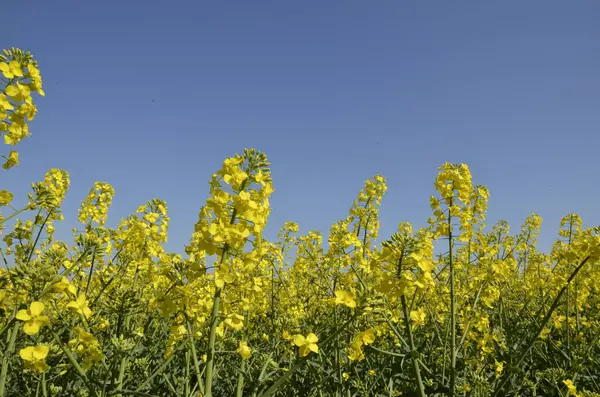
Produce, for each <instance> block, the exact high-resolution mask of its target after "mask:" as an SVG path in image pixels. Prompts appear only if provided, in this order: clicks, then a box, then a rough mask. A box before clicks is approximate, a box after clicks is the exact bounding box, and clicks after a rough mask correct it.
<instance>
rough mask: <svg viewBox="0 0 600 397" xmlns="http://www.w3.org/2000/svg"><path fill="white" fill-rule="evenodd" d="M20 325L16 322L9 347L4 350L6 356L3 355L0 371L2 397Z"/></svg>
mask: <svg viewBox="0 0 600 397" xmlns="http://www.w3.org/2000/svg"><path fill="white" fill-rule="evenodd" d="M19 327H20V324H19V323H16V324H15V326H14V327H13V329H12V333H11V334H10V339H9V342H8V349H6V351H5V352H4V357H2V370H1V371H0V397H4V386H5V385H6V374H7V373H8V358H9V356H10V355H11V354H13V350H14V349H15V341H16V340H17V334H18V333H19Z"/></svg>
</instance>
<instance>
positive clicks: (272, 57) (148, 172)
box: [0, 0, 600, 252]
mask: <svg viewBox="0 0 600 397" xmlns="http://www.w3.org/2000/svg"><path fill="white" fill-rule="evenodd" d="M2 10H3V16H4V17H3V18H2V34H1V35H0V47H2V48H4V47H11V46H15V47H21V48H23V49H27V50H30V51H32V52H33V53H34V55H35V56H36V58H37V59H38V61H39V64H40V69H41V71H42V76H43V78H44V89H45V91H46V97H45V98H38V102H37V103H38V106H39V114H38V117H37V119H36V120H35V121H34V122H33V123H32V125H31V132H32V134H33V136H32V137H31V138H28V139H27V140H26V141H24V142H23V143H22V144H21V145H20V148H19V151H20V152H21V162H22V165H21V166H19V167H16V168H14V169H12V170H11V171H10V172H7V173H5V176H4V177H3V178H4V181H5V182H4V184H5V185H4V186H3V188H4V187H7V188H9V189H11V190H12V191H14V192H16V193H17V194H20V195H22V197H24V196H25V194H26V192H27V191H28V189H29V187H30V183H31V182H33V181H36V180H40V179H41V178H43V175H44V173H45V172H46V171H47V170H48V169H49V168H51V167H58V168H63V169H65V170H67V171H69V172H70V174H71V181H72V187H71V190H70V193H69V194H68V197H67V199H66V201H65V205H64V209H65V217H66V220H65V222H64V223H63V224H62V226H60V227H59V229H58V230H59V234H58V237H61V238H63V239H68V238H69V236H70V229H71V227H73V226H74V225H75V224H76V216H77V208H78V206H79V203H80V202H81V200H82V199H83V198H84V197H85V195H86V194H87V191H88V190H89V188H90V187H91V186H92V184H93V182H94V181H96V180H102V181H106V182H109V183H111V184H112V185H113V186H114V188H115V189H116V196H115V199H114V203H113V207H112V209H111V211H110V218H111V221H110V222H109V225H110V226H116V224H117V223H118V221H119V220H120V219H121V218H123V217H125V216H126V215H127V214H129V213H131V212H133V211H134V210H135V209H136V208H137V207H138V205H140V204H143V203H145V202H146V201H147V200H149V199H151V198H152V197H159V198H162V199H164V200H166V201H167V203H168V206H169V212H170V215H171V217H172V223H171V229H170V235H171V239H170V242H169V244H168V245H167V248H168V249H169V250H171V251H179V252H181V251H182V249H183V245H184V244H187V242H188V241H189V236H190V234H191V231H192V229H193V225H194V223H195V222H196V219H197V213H198V209H199V208H200V206H201V205H202V204H203V202H204V200H205V199H206V197H207V194H208V180H209V179H210V176H211V174H212V173H213V172H215V171H216V170H217V169H218V168H219V167H220V166H221V163H222V160H223V159H224V158H225V157H227V156H230V155H232V154H234V153H241V151H242V150H243V148H244V147H255V148H257V149H260V150H262V151H264V152H266V154H267V155H268V156H269V159H270V160H271V162H272V170H273V179H274V187H275V189H276V192H275V193H274V194H273V196H272V200H271V202H272V207H273V212H272V215H271V218H270V226H269V228H268V230H267V235H268V236H269V237H273V236H275V235H276V232H277V230H278V229H279V228H280V227H281V226H282V225H283V223H284V222H285V221H287V220H290V221H296V222H298V223H299V225H300V231H301V233H306V232H307V231H308V230H310V229H319V230H321V231H323V232H324V233H325V235H327V233H328V230H329V226H330V225H331V224H332V223H334V222H335V221H337V220H338V219H341V218H343V217H345V216H346V214H347V212H348V208H349V206H350V205H351V202H352V200H353V199H354V198H355V197H356V195H357V193H358V191H359V190H360V189H361V187H362V185H363V182H364V180H365V179H367V178H369V177H370V176H372V175H375V174H382V175H384V176H385V177H386V178H387V180H388V184H389V190H388V193H387V195H386V197H385V199H384V203H383V207H382V211H381V214H382V217H383V221H382V234H383V236H387V235H389V234H391V233H393V232H394V231H395V230H396V227H397V224H398V222H400V221H410V222H412V223H413V224H414V225H415V226H416V227H419V226H423V225H425V220H426V218H427V217H428V216H429V214H430V210H429V200H428V198H429V196H430V195H431V194H432V193H433V192H434V190H433V180H434V177H435V175H436V173H437V167H439V166H440V165H441V164H442V163H444V162H445V161H451V162H464V163H467V164H468V165H469V166H470V167H471V170H472V172H473V176H474V181H475V182H477V183H482V184H485V185H487V186H488V188H489V189H490V191H491V199H490V209H489V221H490V222H489V223H492V222H495V221H496V220H498V219H506V220H508V221H509V222H510V224H511V226H512V227H513V231H516V229H518V228H520V225H521V223H522V222H523V220H524V219H525V218H526V216H527V215H529V214H530V213H532V212H534V211H535V212H538V213H539V214H540V215H541V216H542V217H543V218H544V223H543V232H542V243H543V244H542V246H543V247H546V248H548V247H549V246H550V243H551V241H552V240H553V239H554V236H556V231H557V227H558V222H559V219H560V218H561V217H562V216H563V215H566V214H567V213H569V212H578V213H580V214H581V215H582V217H583V220H584V223H585V224H586V225H588V226H592V225H597V224H600V211H599V209H598V198H599V197H600V162H599V161H598V150H599V148H600V137H599V131H598V127H599V126H600V23H599V21H600V2H598V1H594V0H587V1H583V0H582V1H563V0H561V1H547V0H546V1H541V0H537V1H412V0H411V1H409V0H406V1H399V0H397V1H392V0H388V1H351V0H344V1H342V0H338V1H306V0H305V1H260V0H254V1H212V2H208V1H186V2H183V1H169V2H166V1H164V2H159V1H132V0H129V1H112V0H110V1H84V2H81V1H43V0H33V1H30V2H16V1H11V2H8V3H7V4H3V5H2ZM7 150H8V148H5V151H7Z"/></svg>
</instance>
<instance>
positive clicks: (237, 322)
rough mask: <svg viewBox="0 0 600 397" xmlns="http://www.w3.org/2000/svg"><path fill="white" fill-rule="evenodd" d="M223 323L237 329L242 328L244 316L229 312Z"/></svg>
mask: <svg viewBox="0 0 600 397" xmlns="http://www.w3.org/2000/svg"><path fill="white" fill-rule="evenodd" d="M224 323H225V325H227V326H228V327H231V328H233V329H235V330H236V331H239V330H241V329H242V328H244V316H240V315H239V314H231V315H229V316H228V317H227V318H226V319H225V321H224Z"/></svg>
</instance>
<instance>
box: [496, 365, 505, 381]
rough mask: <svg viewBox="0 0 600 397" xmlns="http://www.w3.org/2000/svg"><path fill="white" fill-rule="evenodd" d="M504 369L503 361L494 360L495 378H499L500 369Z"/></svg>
mask: <svg viewBox="0 0 600 397" xmlns="http://www.w3.org/2000/svg"><path fill="white" fill-rule="evenodd" d="M503 370H504V361H501V362H498V361H496V371H495V373H496V378H499V377H500V375H502V371H503Z"/></svg>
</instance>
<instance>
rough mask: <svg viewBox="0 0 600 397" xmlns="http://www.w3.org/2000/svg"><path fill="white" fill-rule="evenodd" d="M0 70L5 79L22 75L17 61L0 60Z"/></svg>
mask: <svg viewBox="0 0 600 397" xmlns="http://www.w3.org/2000/svg"><path fill="white" fill-rule="evenodd" d="M0 72H2V74H3V75H4V77H6V78H7V79H12V78H14V77H23V70H22V69H21V65H19V62H17V61H11V62H10V63H6V62H0Z"/></svg>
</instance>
